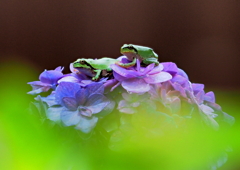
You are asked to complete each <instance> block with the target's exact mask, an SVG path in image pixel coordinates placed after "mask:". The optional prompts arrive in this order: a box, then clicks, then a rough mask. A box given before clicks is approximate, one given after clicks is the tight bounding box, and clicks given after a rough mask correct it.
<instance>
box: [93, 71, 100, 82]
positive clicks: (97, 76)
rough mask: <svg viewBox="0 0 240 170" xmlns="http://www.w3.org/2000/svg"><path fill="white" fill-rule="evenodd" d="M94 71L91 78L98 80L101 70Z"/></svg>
mask: <svg viewBox="0 0 240 170" xmlns="http://www.w3.org/2000/svg"><path fill="white" fill-rule="evenodd" d="M94 72H96V75H95V76H94V77H93V78H92V80H98V79H99V77H100V75H101V72H102V70H94Z"/></svg>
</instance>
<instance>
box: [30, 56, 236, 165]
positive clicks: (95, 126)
mask: <svg viewBox="0 0 240 170" xmlns="http://www.w3.org/2000/svg"><path fill="white" fill-rule="evenodd" d="M118 60H119V61H121V63H123V64H125V63H129V62H131V61H129V60H128V59H127V58H126V57H125V56H121V57H120V58H118V59H117V61H118ZM87 64H89V63H87ZM89 65H90V64H89ZM109 67H111V69H112V71H111V69H109V70H110V71H109V70H108V73H109V75H111V76H103V75H100V79H99V80H97V81H93V80H92V77H93V76H94V75H95V73H94V71H96V70H95V69H94V68H93V67H90V68H91V69H86V68H74V67H73V64H72V63H71V64H70V70H71V73H69V74H63V73H62V69H63V68H61V67H57V68H56V69H55V70H45V71H44V72H43V73H41V74H40V76H39V79H40V81H34V82H30V83H28V84H30V85H31V86H32V88H33V90H32V91H30V92H28V93H29V94H32V95H36V94H37V96H36V97H35V98H34V99H35V100H36V101H35V102H34V104H35V106H36V107H37V110H38V112H40V115H41V120H43V122H44V120H47V119H48V120H51V121H52V122H55V123H56V124H57V125H59V124H60V125H64V126H63V127H62V128H65V126H72V127H74V128H75V129H77V132H78V131H81V132H83V133H85V134H87V135H86V136H88V137H89V136H90V137H89V139H90V138H91V139H94V140H95V141H96V139H97V141H98V140H99V143H100V140H102V139H103V140H104V141H108V142H109V143H108V144H107V145H108V147H109V148H110V149H112V150H118V149H119V148H121V145H122V144H124V143H131V142H133V143H134V142H135V143H134V144H138V143H139V140H140V139H141V138H142V137H144V138H146V139H147V140H148V141H152V140H151V139H156V138H158V137H161V136H163V135H166V134H170V133H172V132H173V133H175V132H177V133H178V132H181V131H184V132H185V131H187V130H188V129H190V128H189V127H192V126H191V125H192V124H194V125H195V123H196V124H197V125H201V127H202V125H204V127H206V129H208V128H209V127H210V128H211V129H212V128H213V129H214V130H219V128H218V127H219V126H220V127H222V126H229V125H232V124H233V123H234V118H233V117H232V116H230V115H228V114H227V113H225V112H223V111H222V108H221V107H220V106H219V105H218V104H217V103H216V101H215V95H214V93H213V92H211V91H210V92H207V93H205V91H204V85H203V84H198V83H192V82H191V81H190V80H189V77H188V75H187V74H186V73H185V72H184V71H183V70H182V69H180V68H178V67H177V65H176V64H175V63H173V62H163V63H160V64H159V65H157V66H155V64H149V65H144V64H143V63H140V60H137V63H136V65H134V66H132V67H129V68H124V67H125V66H122V67H121V66H119V65H117V64H112V65H110V66H109ZM101 71H102V70H101ZM50 89H51V91H50V92H51V93H50V94H49V93H45V94H43V95H42V94H41V93H42V92H47V91H49V90H50ZM115 103H116V106H115ZM60 127H61V126H60ZM179 129H180V131H179ZM171 130H173V131H171ZM175 130H176V131H175ZM220 130H221V129H220ZM169 132H170V133H169ZM88 134H89V135H88ZM81 135H82V134H81ZM83 136H84V135H83ZM81 137H82V136H81ZM149 139H150V140H149ZM84 140H85V139H84ZM218 164H219V162H218Z"/></svg>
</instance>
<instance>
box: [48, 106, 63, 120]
mask: <svg viewBox="0 0 240 170" xmlns="http://www.w3.org/2000/svg"><path fill="white" fill-rule="evenodd" d="M63 110H65V109H64V107H49V108H48V109H47V113H46V115H47V118H48V119H50V120H52V121H54V122H56V121H59V120H60V113H61V112H62V111H63Z"/></svg>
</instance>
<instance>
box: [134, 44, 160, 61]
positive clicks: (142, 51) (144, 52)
mask: <svg viewBox="0 0 240 170" xmlns="http://www.w3.org/2000/svg"><path fill="white" fill-rule="evenodd" d="M134 48H135V49H136V50H137V51H138V55H140V56H141V57H142V58H144V59H146V58H150V57H153V58H158V55H157V54H156V53H155V52H154V51H153V49H152V48H150V47H145V46H139V45H134Z"/></svg>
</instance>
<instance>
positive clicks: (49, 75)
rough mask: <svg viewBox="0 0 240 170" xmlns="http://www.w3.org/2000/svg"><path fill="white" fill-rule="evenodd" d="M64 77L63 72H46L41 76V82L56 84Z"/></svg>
mask: <svg viewBox="0 0 240 170" xmlns="http://www.w3.org/2000/svg"><path fill="white" fill-rule="evenodd" d="M62 76H63V73H62V72H59V71H55V70H48V71H47V70H45V71H44V72H42V73H41V74H40V76H39V80H40V81H41V82H43V83H49V84H52V85H53V84H56V83H57V81H58V80H59V79H60V78H61V77H62Z"/></svg>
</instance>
